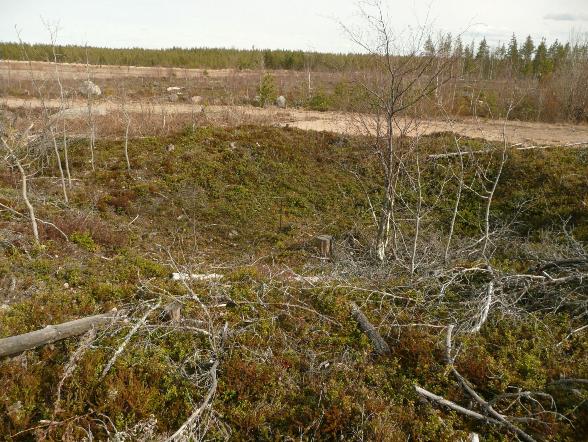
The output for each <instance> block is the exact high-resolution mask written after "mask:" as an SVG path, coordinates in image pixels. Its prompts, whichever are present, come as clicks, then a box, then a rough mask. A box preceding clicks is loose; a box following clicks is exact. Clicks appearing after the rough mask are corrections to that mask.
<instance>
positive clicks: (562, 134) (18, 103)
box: [0, 97, 588, 145]
mask: <svg viewBox="0 0 588 442" xmlns="http://www.w3.org/2000/svg"><path fill="white" fill-rule="evenodd" d="M45 105H46V106H47V107H50V108H52V109H58V108H59V101H58V100H46V101H45ZM0 106H3V107H7V108H9V109H10V108H23V107H25V108H39V107H40V106H41V102H40V100H38V99H20V98H13V97H6V98H0ZM120 109H121V105H120V103H117V102H113V101H109V100H104V99H101V100H97V101H96V102H95V103H94V112H95V113H96V114H98V115H107V114H109V113H113V112H117V111H119V110H120ZM126 109H127V111H129V112H151V113H157V114H161V113H165V114H192V113H194V112H203V111H204V112H205V114H206V115H207V116H210V117H211V118H212V119H215V117H217V118H218V119H228V120H229V121H230V119H231V118H234V117H236V116H241V117H249V118H251V119H255V120H256V121H262V122H265V123H268V124H277V125H284V126H285V125H288V126H291V127H296V128H300V129H304V130H316V131H331V132H336V133H342V134H354V133H358V130H357V126H356V125H355V124H354V120H357V116H356V115H353V114H345V113H342V112H314V111H306V110H302V109H277V108H267V109H262V108H256V107H251V106H206V107H205V108H204V109H203V108H202V106H199V105H191V104H186V103H149V102H132V103H127V104H126ZM64 115H65V116H66V118H79V117H83V116H85V115H87V105H86V102H85V101H84V100H77V101H74V102H71V103H69V106H68V109H67V110H66V111H65V112H64ZM419 129H420V131H421V132H422V133H425V134H428V133H433V132H441V131H453V132H456V133H459V134H461V135H464V136H468V137H479V138H484V139H487V140H491V141H502V139H503V129H505V133H506V137H507V141H508V142H509V143H522V144H524V145H532V144H572V143H588V125H571V124H547V123H530V122H519V121H510V122H507V123H506V125H505V124H504V122H501V121H493V120H484V119H478V120H475V119H472V118H462V119H458V120H456V121H455V122H453V123H449V122H447V121H440V120H422V121H420V122H419Z"/></svg>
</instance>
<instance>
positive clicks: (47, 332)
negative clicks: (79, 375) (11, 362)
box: [0, 311, 117, 358]
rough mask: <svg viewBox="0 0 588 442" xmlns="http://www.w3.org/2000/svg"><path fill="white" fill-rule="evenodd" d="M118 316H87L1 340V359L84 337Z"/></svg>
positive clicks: (111, 313)
mask: <svg viewBox="0 0 588 442" xmlns="http://www.w3.org/2000/svg"><path fill="white" fill-rule="evenodd" d="M116 314H117V312H116V311H112V312H109V313H103V314H101V315H94V316H87V317H85V318H81V319H76V320H74V321H69V322H64V323H62V324H57V325H48V326H47V327H45V328H42V329H41V330H35V331H32V332H29V333H25V334H22V335H16V336H10V337H8V338H3V339H0V358H1V357H4V356H11V355H15V354H18V353H22V352H23V351H25V350H32V349H34V348H37V347H40V346H42V345H46V344H51V343H53V342H56V341H61V340H62V339H67V338H71V337H74V336H79V335H83V334H84V333H86V332H87V331H88V330H90V329H91V328H97V327H99V326H102V325H105V324H107V323H109V322H110V321H112V320H113V319H114V318H115V317H116Z"/></svg>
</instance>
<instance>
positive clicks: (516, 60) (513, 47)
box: [506, 34, 521, 71]
mask: <svg viewBox="0 0 588 442" xmlns="http://www.w3.org/2000/svg"><path fill="white" fill-rule="evenodd" d="M506 60H507V61H508V63H509V64H510V68H511V69H512V71H517V70H518V69H519V65H520V63H521V59H520V55H519V45H518V42H517V37H516V36H515V35H514V34H512V37H511V39H510V42H509V44H508V49H507V50H506Z"/></svg>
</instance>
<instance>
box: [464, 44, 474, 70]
mask: <svg viewBox="0 0 588 442" xmlns="http://www.w3.org/2000/svg"><path fill="white" fill-rule="evenodd" d="M473 68H474V42H473V41H472V43H471V45H469V46H466V48H465V50H464V55H463V72H464V74H467V73H469V72H471V71H472V70H473Z"/></svg>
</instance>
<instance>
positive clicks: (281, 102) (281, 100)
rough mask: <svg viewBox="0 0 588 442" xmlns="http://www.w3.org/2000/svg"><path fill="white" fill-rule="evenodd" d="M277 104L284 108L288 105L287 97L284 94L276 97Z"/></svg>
mask: <svg viewBox="0 0 588 442" xmlns="http://www.w3.org/2000/svg"><path fill="white" fill-rule="evenodd" d="M276 106H278V107H279V108H282V109H283V108H285V107H286V98H285V97H284V96H283V95H280V96H279V97H278V98H276Z"/></svg>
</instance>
